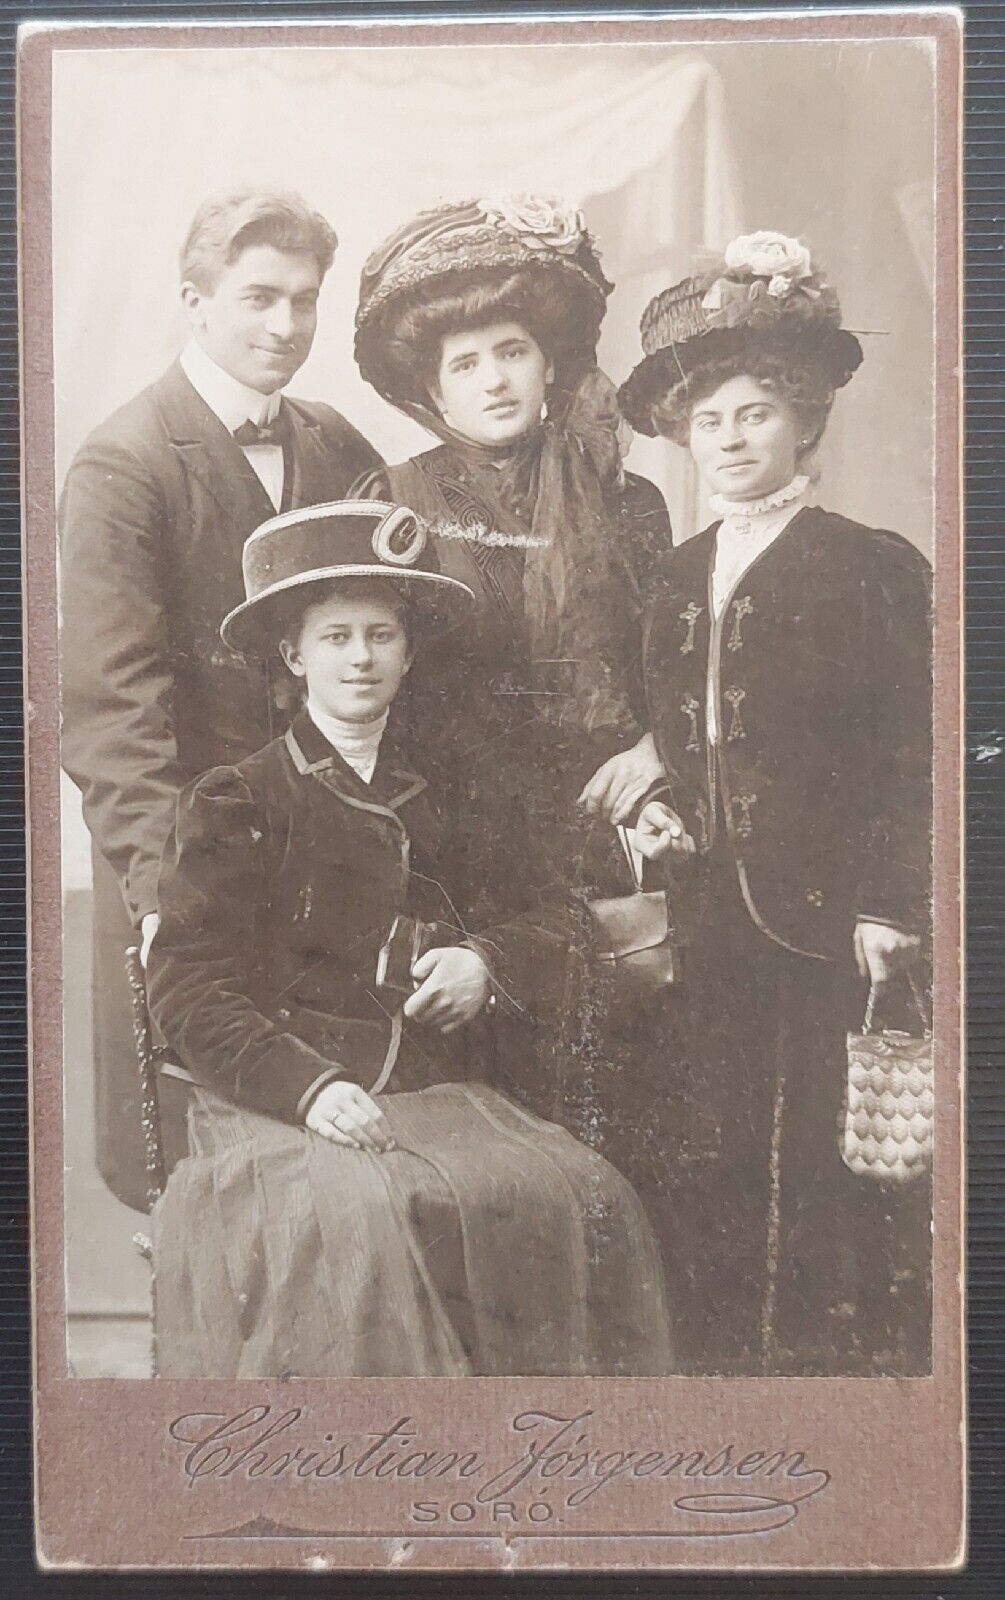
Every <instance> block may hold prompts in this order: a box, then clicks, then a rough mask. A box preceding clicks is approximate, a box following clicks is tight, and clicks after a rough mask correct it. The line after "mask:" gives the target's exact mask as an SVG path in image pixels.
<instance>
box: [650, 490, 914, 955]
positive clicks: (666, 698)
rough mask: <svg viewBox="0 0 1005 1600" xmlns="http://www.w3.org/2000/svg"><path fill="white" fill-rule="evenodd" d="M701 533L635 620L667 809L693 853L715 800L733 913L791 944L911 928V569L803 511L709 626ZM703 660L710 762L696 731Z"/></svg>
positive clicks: (884, 541)
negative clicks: (741, 908)
mask: <svg viewBox="0 0 1005 1600" xmlns="http://www.w3.org/2000/svg"><path fill="white" fill-rule="evenodd" d="M716 527H717V524H716V525H715V526H713V527H710V528H707V529H706V530H705V531H704V532H703V533H700V534H698V535H697V537H696V538H694V539H692V540H689V541H688V542H687V543H686V544H684V545H682V546H680V547H679V548H678V549H677V550H675V551H674V553H673V555H672V557H671V558H670V560H669V561H667V562H666V563H665V565H664V567H663V571H662V575H661V576H662V591H661V593H660V595H659V598H658V600H657V602H656V604H655V605H654V606H653V608H652V612H651V615H650V618H649V622H648V628H647V638H646V647H645V677H646V690H647V696H648V700H649V707H650V711H651V715H652V721H653V728H654V732H655V736H656V741H657V746H658V748H659V751H660V754H661V756H662V758H663V762H664V766H665V768H666V770H667V772H668V774H669V775H670V787H671V793H672V801H673V804H674V807H675V808H676V810H677V811H678V812H679V813H680V815H681V816H682V818H683V819H684V821H685V823H686V825H687V827H688V829H689V831H690V832H691V833H692V836H693V837H694V839H695V841H696V842H697V844H698V846H699V850H700V851H705V850H707V848H708V847H709V844H710V843H711V838H712V833H713V829H714V825H715V823H714V819H715V815H716V809H717V807H716V801H717V798H718V799H720V800H721V805H722V809H723V811H724V814H725V819H726V825H727V829H728V836H729V844H730V846H731V849H732V853H733V856H734V859H735V862H736V871H737V876H738V879H739V885H740V889H741V891H742V894H743V897H744V899H745V901H746V903H747V908H748V911H749V912H750V915H751V917H752V918H753V920H754V922H755V924H756V925H757V927H758V928H760V929H761V931H762V932H764V933H766V934H768V935H769V937H771V938H772V939H775V940H777V941H778V942H779V943H781V944H783V945H785V946H787V947H788V948H790V949H792V950H795V951H799V952H802V953H804V954H808V955H813V956H818V957H819V956H823V957H833V956H837V955H845V954H846V953H847V951H848V948H849V943H850V939H851V935H852V930H853V927H854V922H855V919H856V917H865V918H874V919H875V920H877V921H881V922H882V921H885V922H892V923H895V924H898V925H902V926H903V927H905V928H907V929H909V930H912V931H923V930H924V928H925V927H926V926H927V923H928V914H929V885H930V853H931V842H930V841H931V812H932V744H931V739H932V733H931V723H932V709H931V695H932V683H931V660H930V651H931V646H930V637H931V632H930V593H929V568H928V564H927V562H926V561H925V559H924V557H923V556H921V555H920V554H919V553H918V551H917V550H916V549H915V547H914V546H913V545H911V544H909V543H908V542H907V540H906V539H903V538H901V537H900V536H899V535H897V534H894V533H887V532H883V531H879V530H876V529H873V528H866V527H863V526H862V525H861V524H859V523H856V522H849V521H848V520H847V519H846V518H844V517H840V516H836V515H834V514H833V513H832V512H828V511H823V510H820V509H817V508H807V509H804V510H802V511H800V512H799V513H798V514H797V515H796V516H795V517H794V518H793V519H792V521H791V522H790V523H789V525H788V527H786V528H785V529H784V531H783V532H782V533H781V534H780V535H779V537H778V538H777V539H776V540H775V542H774V543H773V544H772V545H771V546H770V547H769V548H768V549H767V550H766V551H765V552H764V554H763V555H761V556H760V557H759V558H758V559H757V560H756V561H755V562H754V564H753V565H752V566H751V567H750V568H748V570H747V571H746V572H745V573H744V574H743V576H742V577H741V578H740V580H739V583H738V584H737V586H736V588H735V590H734V592H733V594H732V596H731V597H730V599H729V600H728V602H727V605H726V607H725V609H724V611H723V613H722V616H721V618H720V620H719V622H718V624H717V625H714V626H713V624H712V623H711V621H710V618H711V617H712V608H711V570H712V560H713V554H714V547H715V533H716ZM710 652H711V659H712V672H713V675H714V680H715V683H716V689H717V695H718V708H719V709H718V723H719V728H720V730H721V731H720V741H719V762H718V764H716V763H715V762H714V761H713V760H712V759H710V749H709V742H708V738H707V729H706V664H707V662H708V661H709V655H710ZM717 766H718V773H717V770H716V769H717ZM720 780H721V783H722V790H723V792H722V795H721V796H717V795H716V792H715V786H716V783H717V782H718V781H720Z"/></svg>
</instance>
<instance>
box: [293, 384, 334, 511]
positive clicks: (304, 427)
mask: <svg viewBox="0 0 1005 1600" xmlns="http://www.w3.org/2000/svg"><path fill="white" fill-rule="evenodd" d="M285 405H286V411H287V415H288V416H289V418H290V434H291V441H292V451H291V454H292V459H293V488H292V492H291V498H290V505H291V506H293V507H297V506H316V505H321V504H322V503H323V502H324V501H327V500H331V499H332V498H333V496H332V461H331V456H330V454H329V452H328V448H327V445H326V444H325V438H324V434H323V432H322V430H321V424H320V423H319V422H317V421H316V420H315V418H314V417H312V416H311V415H310V414H309V413H308V412H307V411H306V410H305V409H304V408H303V407H302V406H301V405H299V404H297V402H296V401H291V400H287V401H286V402H285Z"/></svg>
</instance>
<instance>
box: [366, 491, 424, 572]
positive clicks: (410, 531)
mask: <svg viewBox="0 0 1005 1600" xmlns="http://www.w3.org/2000/svg"><path fill="white" fill-rule="evenodd" d="M427 537H428V530H427V528H426V524H425V523H424V522H423V521H422V519H421V518H420V517H418V516H416V514H415V512H414V511H411V510H410V509H409V507H408V506H395V507H394V509H393V510H392V511H389V512H388V514H387V516H386V517H384V518H383V520H382V521H381V522H378V524H377V526H376V527H375V528H374V530H373V538H372V539H371V541H370V543H371V545H372V546H373V553H374V555H375V556H376V557H377V558H378V560H380V561H387V562H389V563H390V564H391V566H394V567H412V566H414V565H415V563H416V562H417V561H418V559H419V557H420V555H421V554H422V552H423V550H424V549H425V548H426V539H427Z"/></svg>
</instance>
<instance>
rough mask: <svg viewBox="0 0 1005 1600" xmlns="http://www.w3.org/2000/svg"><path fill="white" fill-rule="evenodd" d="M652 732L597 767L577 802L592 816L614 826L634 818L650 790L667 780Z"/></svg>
mask: <svg viewBox="0 0 1005 1600" xmlns="http://www.w3.org/2000/svg"><path fill="white" fill-rule="evenodd" d="M664 776H665V774H664V771H663V763H662V762H661V760H660V758H659V756H658V755H657V754H656V742H655V740H654V739H653V736H652V734H651V733H644V734H643V735H642V738H641V739H640V740H639V742H638V744H633V745H632V747H631V749H630V750H621V751H619V753H618V754H617V755H616V756H611V758H610V760H609V761H605V762H604V764H603V766H602V767H598V768H597V770H596V772H595V773H594V774H593V777H592V778H591V779H590V781H589V783H587V784H586V785H585V787H584V789H583V791H582V793H581V794H580V796H579V798H578V799H577V801H576V804H577V806H582V808H583V810H584V811H586V812H587V813H589V814H591V815H593V814H597V813H599V814H600V815H601V816H603V817H606V818H607V820H608V822H611V823H613V824H614V826H615V827H618V825H619V824H620V823H622V822H624V820H625V818H626V817H629V816H631V814H632V811H633V810H634V808H635V807H636V806H637V805H638V803H639V801H640V800H641V799H642V796H643V795H644V794H645V792H646V790H647V789H650V788H651V787H652V785H653V784H654V783H655V782H656V780H657V778H662V777H664Z"/></svg>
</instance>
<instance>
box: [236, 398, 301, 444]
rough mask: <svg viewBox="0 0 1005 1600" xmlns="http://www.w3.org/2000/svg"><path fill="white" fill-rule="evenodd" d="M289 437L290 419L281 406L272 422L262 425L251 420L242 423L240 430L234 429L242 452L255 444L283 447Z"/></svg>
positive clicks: (284, 408)
mask: <svg viewBox="0 0 1005 1600" xmlns="http://www.w3.org/2000/svg"><path fill="white" fill-rule="evenodd" d="M289 437H290V419H289V415H288V413H287V411H286V407H285V406H280V408H279V410H278V411H277V412H276V415H275V417H274V419H273V420H272V422H266V423H265V424H264V425H260V424H259V423H257V422H252V421H251V419H250V418H249V419H248V421H247V422H242V423H241V426H240V427H239V428H235V429H234V442H235V444H239V445H240V446H241V449H242V450H247V448H248V446H249V445H254V444H278V445H283V444H285V443H286V441H287V439H288V438H289Z"/></svg>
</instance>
